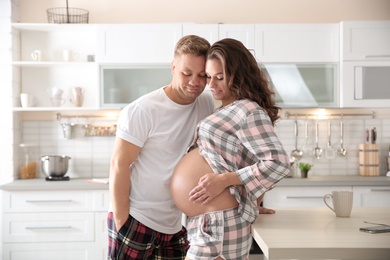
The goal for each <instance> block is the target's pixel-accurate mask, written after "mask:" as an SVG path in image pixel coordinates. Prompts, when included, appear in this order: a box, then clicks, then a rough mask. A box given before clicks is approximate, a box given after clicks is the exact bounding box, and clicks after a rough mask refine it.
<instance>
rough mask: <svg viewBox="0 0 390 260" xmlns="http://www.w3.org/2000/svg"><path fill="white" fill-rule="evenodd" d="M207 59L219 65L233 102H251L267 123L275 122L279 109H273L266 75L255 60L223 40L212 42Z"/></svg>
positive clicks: (232, 41) (232, 42) (238, 45)
mask: <svg viewBox="0 0 390 260" xmlns="http://www.w3.org/2000/svg"><path fill="white" fill-rule="evenodd" d="M207 59H216V60H218V61H219V62H221V64H222V68H223V69H224V74H225V79H226V80H227V84H228V86H229V88H230V91H231V93H232V95H233V97H234V99H235V100H240V99H251V100H253V101H255V102H257V103H258V104H259V105H260V106H261V107H262V108H263V109H264V110H266V112H267V113H268V116H269V117H270V119H271V122H272V124H273V125H274V124H275V121H276V120H277V119H278V118H279V115H278V114H279V110H280V107H278V106H276V104H275V100H274V95H275V93H274V92H273V90H272V88H271V84H270V82H269V81H268V78H267V75H266V73H265V72H264V71H262V70H261V69H260V67H259V65H258V64H257V61H256V59H255V57H254V56H253V55H252V54H251V53H250V51H249V50H248V49H247V48H246V47H245V46H244V45H243V44H242V43H241V42H240V41H238V40H235V39H230V38H225V39H222V40H220V41H217V42H215V43H214V44H213V45H212V46H211V47H210V49H209V51H208V53H207Z"/></svg>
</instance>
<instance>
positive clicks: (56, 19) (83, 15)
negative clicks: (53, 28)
mask: <svg viewBox="0 0 390 260" xmlns="http://www.w3.org/2000/svg"><path fill="white" fill-rule="evenodd" d="M46 12H47V19H48V21H49V23H88V15H89V12H88V11H87V10H85V9H81V8H69V7H56V8H50V9H47V10H46Z"/></svg>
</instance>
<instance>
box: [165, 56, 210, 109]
mask: <svg viewBox="0 0 390 260" xmlns="http://www.w3.org/2000/svg"><path fill="white" fill-rule="evenodd" d="M205 66H206V58H205V57H203V56H196V55H193V54H184V55H181V56H178V57H175V58H174V60H173V62H172V74H173V81H172V82H173V85H172V88H173V90H174V91H175V92H176V93H175V94H176V95H175V96H176V97H177V98H178V99H179V100H174V101H176V102H177V103H179V104H190V103H192V102H194V100H195V99H196V98H197V97H198V96H199V95H200V94H201V93H202V92H203V90H204V88H205V87H206V72H205Z"/></svg>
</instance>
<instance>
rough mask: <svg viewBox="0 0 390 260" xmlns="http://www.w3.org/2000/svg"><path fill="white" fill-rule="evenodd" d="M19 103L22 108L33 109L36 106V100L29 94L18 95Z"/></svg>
mask: <svg viewBox="0 0 390 260" xmlns="http://www.w3.org/2000/svg"><path fill="white" fill-rule="evenodd" d="M20 103H21V105H22V107H33V106H35V105H36V98H35V96H34V95H31V94H27V93H20Z"/></svg>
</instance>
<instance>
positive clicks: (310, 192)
mask: <svg viewBox="0 0 390 260" xmlns="http://www.w3.org/2000/svg"><path fill="white" fill-rule="evenodd" d="M335 190H346V191H352V187H351V186H337V187H275V188H274V189H272V190H271V191H269V192H267V193H266V194H265V196H264V206H265V207H271V208H272V207H324V206H325V203H324V201H323V196H324V195H326V194H329V193H331V192H332V191H335Z"/></svg>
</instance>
